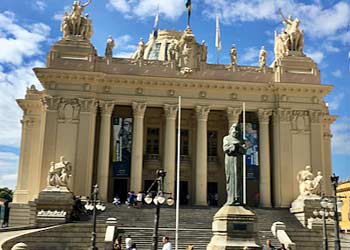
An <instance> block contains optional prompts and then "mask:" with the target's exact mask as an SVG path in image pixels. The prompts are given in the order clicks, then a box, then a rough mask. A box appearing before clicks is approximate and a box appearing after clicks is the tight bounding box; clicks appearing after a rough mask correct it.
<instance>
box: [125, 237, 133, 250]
mask: <svg viewBox="0 0 350 250" xmlns="http://www.w3.org/2000/svg"><path fill="white" fill-rule="evenodd" d="M132 243H133V242H132V239H131V236H130V235H128V237H126V238H125V247H126V249H127V250H129V249H131V246H132Z"/></svg>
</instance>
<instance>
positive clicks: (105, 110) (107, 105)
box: [98, 100, 114, 116]
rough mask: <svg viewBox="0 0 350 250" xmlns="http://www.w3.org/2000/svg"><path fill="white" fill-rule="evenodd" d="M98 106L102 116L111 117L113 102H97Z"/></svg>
mask: <svg viewBox="0 0 350 250" xmlns="http://www.w3.org/2000/svg"><path fill="white" fill-rule="evenodd" d="M98 105H99V107H100V109H101V114H102V115H108V116H110V115H112V112H113V109H114V101H103V100H101V101H99V102H98Z"/></svg>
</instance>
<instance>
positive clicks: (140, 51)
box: [135, 37, 145, 60]
mask: <svg viewBox="0 0 350 250" xmlns="http://www.w3.org/2000/svg"><path fill="white" fill-rule="evenodd" d="M144 54H145V43H144V41H143V38H142V37H141V38H140V41H139V44H138V46H137V51H136V54H135V59H137V60H143V56H144Z"/></svg>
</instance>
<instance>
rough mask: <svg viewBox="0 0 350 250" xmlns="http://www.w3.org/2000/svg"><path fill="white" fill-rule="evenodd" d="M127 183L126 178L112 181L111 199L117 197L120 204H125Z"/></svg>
mask: <svg viewBox="0 0 350 250" xmlns="http://www.w3.org/2000/svg"><path fill="white" fill-rule="evenodd" d="M128 182H129V179H127V178H116V179H114V183H113V184H114V185H113V197H116V196H118V197H119V198H120V201H121V202H122V203H125V201H126V198H127V196H128Z"/></svg>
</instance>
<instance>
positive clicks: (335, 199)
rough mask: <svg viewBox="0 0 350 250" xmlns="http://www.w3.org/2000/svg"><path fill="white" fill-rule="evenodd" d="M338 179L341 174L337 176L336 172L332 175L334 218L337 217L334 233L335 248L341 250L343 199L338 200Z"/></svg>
mask: <svg viewBox="0 0 350 250" xmlns="http://www.w3.org/2000/svg"><path fill="white" fill-rule="evenodd" d="M338 181H339V176H336V175H335V174H334V173H333V175H332V176H331V182H332V185H333V203H334V207H335V208H334V211H335V215H334V219H335V224H334V235H335V240H334V250H341V246H340V237H339V231H340V230H339V213H338V212H339V211H338V209H341V207H342V205H343V204H342V201H341V200H338V197H337V186H338Z"/></svg>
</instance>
